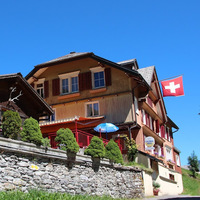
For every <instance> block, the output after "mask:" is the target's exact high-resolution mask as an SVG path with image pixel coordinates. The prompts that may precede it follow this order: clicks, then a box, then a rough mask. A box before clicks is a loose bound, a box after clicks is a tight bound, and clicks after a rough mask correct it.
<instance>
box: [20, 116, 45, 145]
mask: <svg viewBox="0 0 200 200" xmlns="http://www.w3.org/2000/svg"><path fill="white" fill-rule="evenodd" d="M21 137H22V141H24V142H32V143H34V144H36V145H38V146H39V145H41V144H42V139H43V137H42V133H41V130H40V126H39V124H38V121H37V120H35V119H34V118H32V117H30V118H28V119H26V120H25V121H24V125H23V130H22V132H21Z"/></svg>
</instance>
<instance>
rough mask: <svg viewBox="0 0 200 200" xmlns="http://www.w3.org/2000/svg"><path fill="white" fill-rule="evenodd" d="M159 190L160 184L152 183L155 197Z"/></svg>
mask: <svg viewBox="0 0 200 200" xmlns="http://www.w3.org/2000/svg"><path fill="white" fill-rule="evenodd" d="M159 188H160V184H159V183H157V182H155V181H154V182H153V194H154V195H155V196H158V192H159V191H160V190H159Z"/></svg>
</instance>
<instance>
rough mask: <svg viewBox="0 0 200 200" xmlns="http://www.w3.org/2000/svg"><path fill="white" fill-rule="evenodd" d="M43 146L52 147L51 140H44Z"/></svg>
mask: <svg viewBox="0 0 200 200" xmlns="http://www.w3.org/2000/svg"><path fill="white" fill-rule="evenodd" d="M42 146H43V147H50V146H51V145H50V139H49V138H47V137H46V138H42Z"/></svg>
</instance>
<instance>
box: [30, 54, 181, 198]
mask: <svg viewBox="0 0 200 200" xmlns="http://www.w3.org/2000/svg"><path fill="white" fill-rule="evenodd" d="M26 79H27V81H28V83H29V84H30V85H31V86H32V87H33V88H34V89H35V90H36V91H37V92H38V94H40V96H41V97H43V98H44V100H45V101H46V102H47V103H48V104H49V105H50V106H51V107H52V109H53V111H54V114H53V115H52V116H51V117H50V118H46V117H42V118H40V120H41V121H40V122H41V123H40V127H41V130H42V133H43V135H44V137H49V138H50V139H51V145H52V147H54V148H56V143H55V140H54V139H55V137H56V132H57V130H58V129H59V128H62V127H63V128H67V127H68V128H70V129H71V130H72V131H73V132H74V134H75V136H76V139H77V141H78V143H79V145H80V147H85V146H88V145H89V143H90V140H91V138H92V137H93V136H94V135H97V136H99V133H98V132H96V131H94V127H95V126H96V125H98V124H100V123H104V122H111V123H113V124H115V125H116V126H118V127H119V130H118V131H117V132H113V133H109V134H108V140H109V139H111V138H113V139H114V140H115V141H116V142H117V143H118V145H119V147H120V149H121V151H122V153H123V154H124V155H126V153H127V149H126V146H125V141H124V139H123V137H121V136H122V135H127V136H128V137H129V138H133V139H134V140H135V141H136V143H137V145H138V149H139V154H138V156H137V158H136V160H137V162H138V163H143V164H144V165H145V166H146V167H148V168H151V169H153V174H151V175H149V174H144V184H145V193H146V195H152V191H153V188H152V181H156V182H159V183H160V185H161V188H160V194H161V195H162V194H179V193H181V192H182V190H183V185H182V176H181V168H180V157H179V154H180V151H179V150H178V149H177V148H176V147H175V146H174V140H173V133H174V132H176V131H178V129H179V128H178V126H177V125H176V124H175V123H174V122H173V121H172V120H171V119H170V118H169V117H168V116H167V112H166V108H165V104H164V101H163V98H162V94H161V90H160V86H159V82H158V77H157V73H156V69H155V67H154V66H152V67H147V68H142V69H139V67H138V63H137V60H136V59H132V60H128V61H123V62H119V63H116V62H112V61H109V60H106V59H104V58H102V57H99V56H97V55H95V54H94V53H76V52H71V53H70V54H68V55H66V56H63V57H60V58H57V59H54V60H51V61H48V62H45V63H42V64H39V65H37V66H35V67H34V69H33V70H32V71H31V72H30V73H29V74H28V75H27V76H26ZM102 136H103V138H104V141H105V142H106V141H107V140H106V137H105V134H103V133H102ZM149 137H151V138H153V140H154V142H155V144H153V145H154V146H153V148H152V149H151V150H149V149H148V148H147V144H146V141H147V138H149Z"/></svg>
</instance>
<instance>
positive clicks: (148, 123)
mask: <svg viewBox="0 0 200 200" xmlns="http://www.w3.org/2000/svg"><path fill="white" fill-rule="evenodd" d="M145 116H146V125H147V126H148V127H150V122H149V114H148V113H145Z"/></svg>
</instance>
